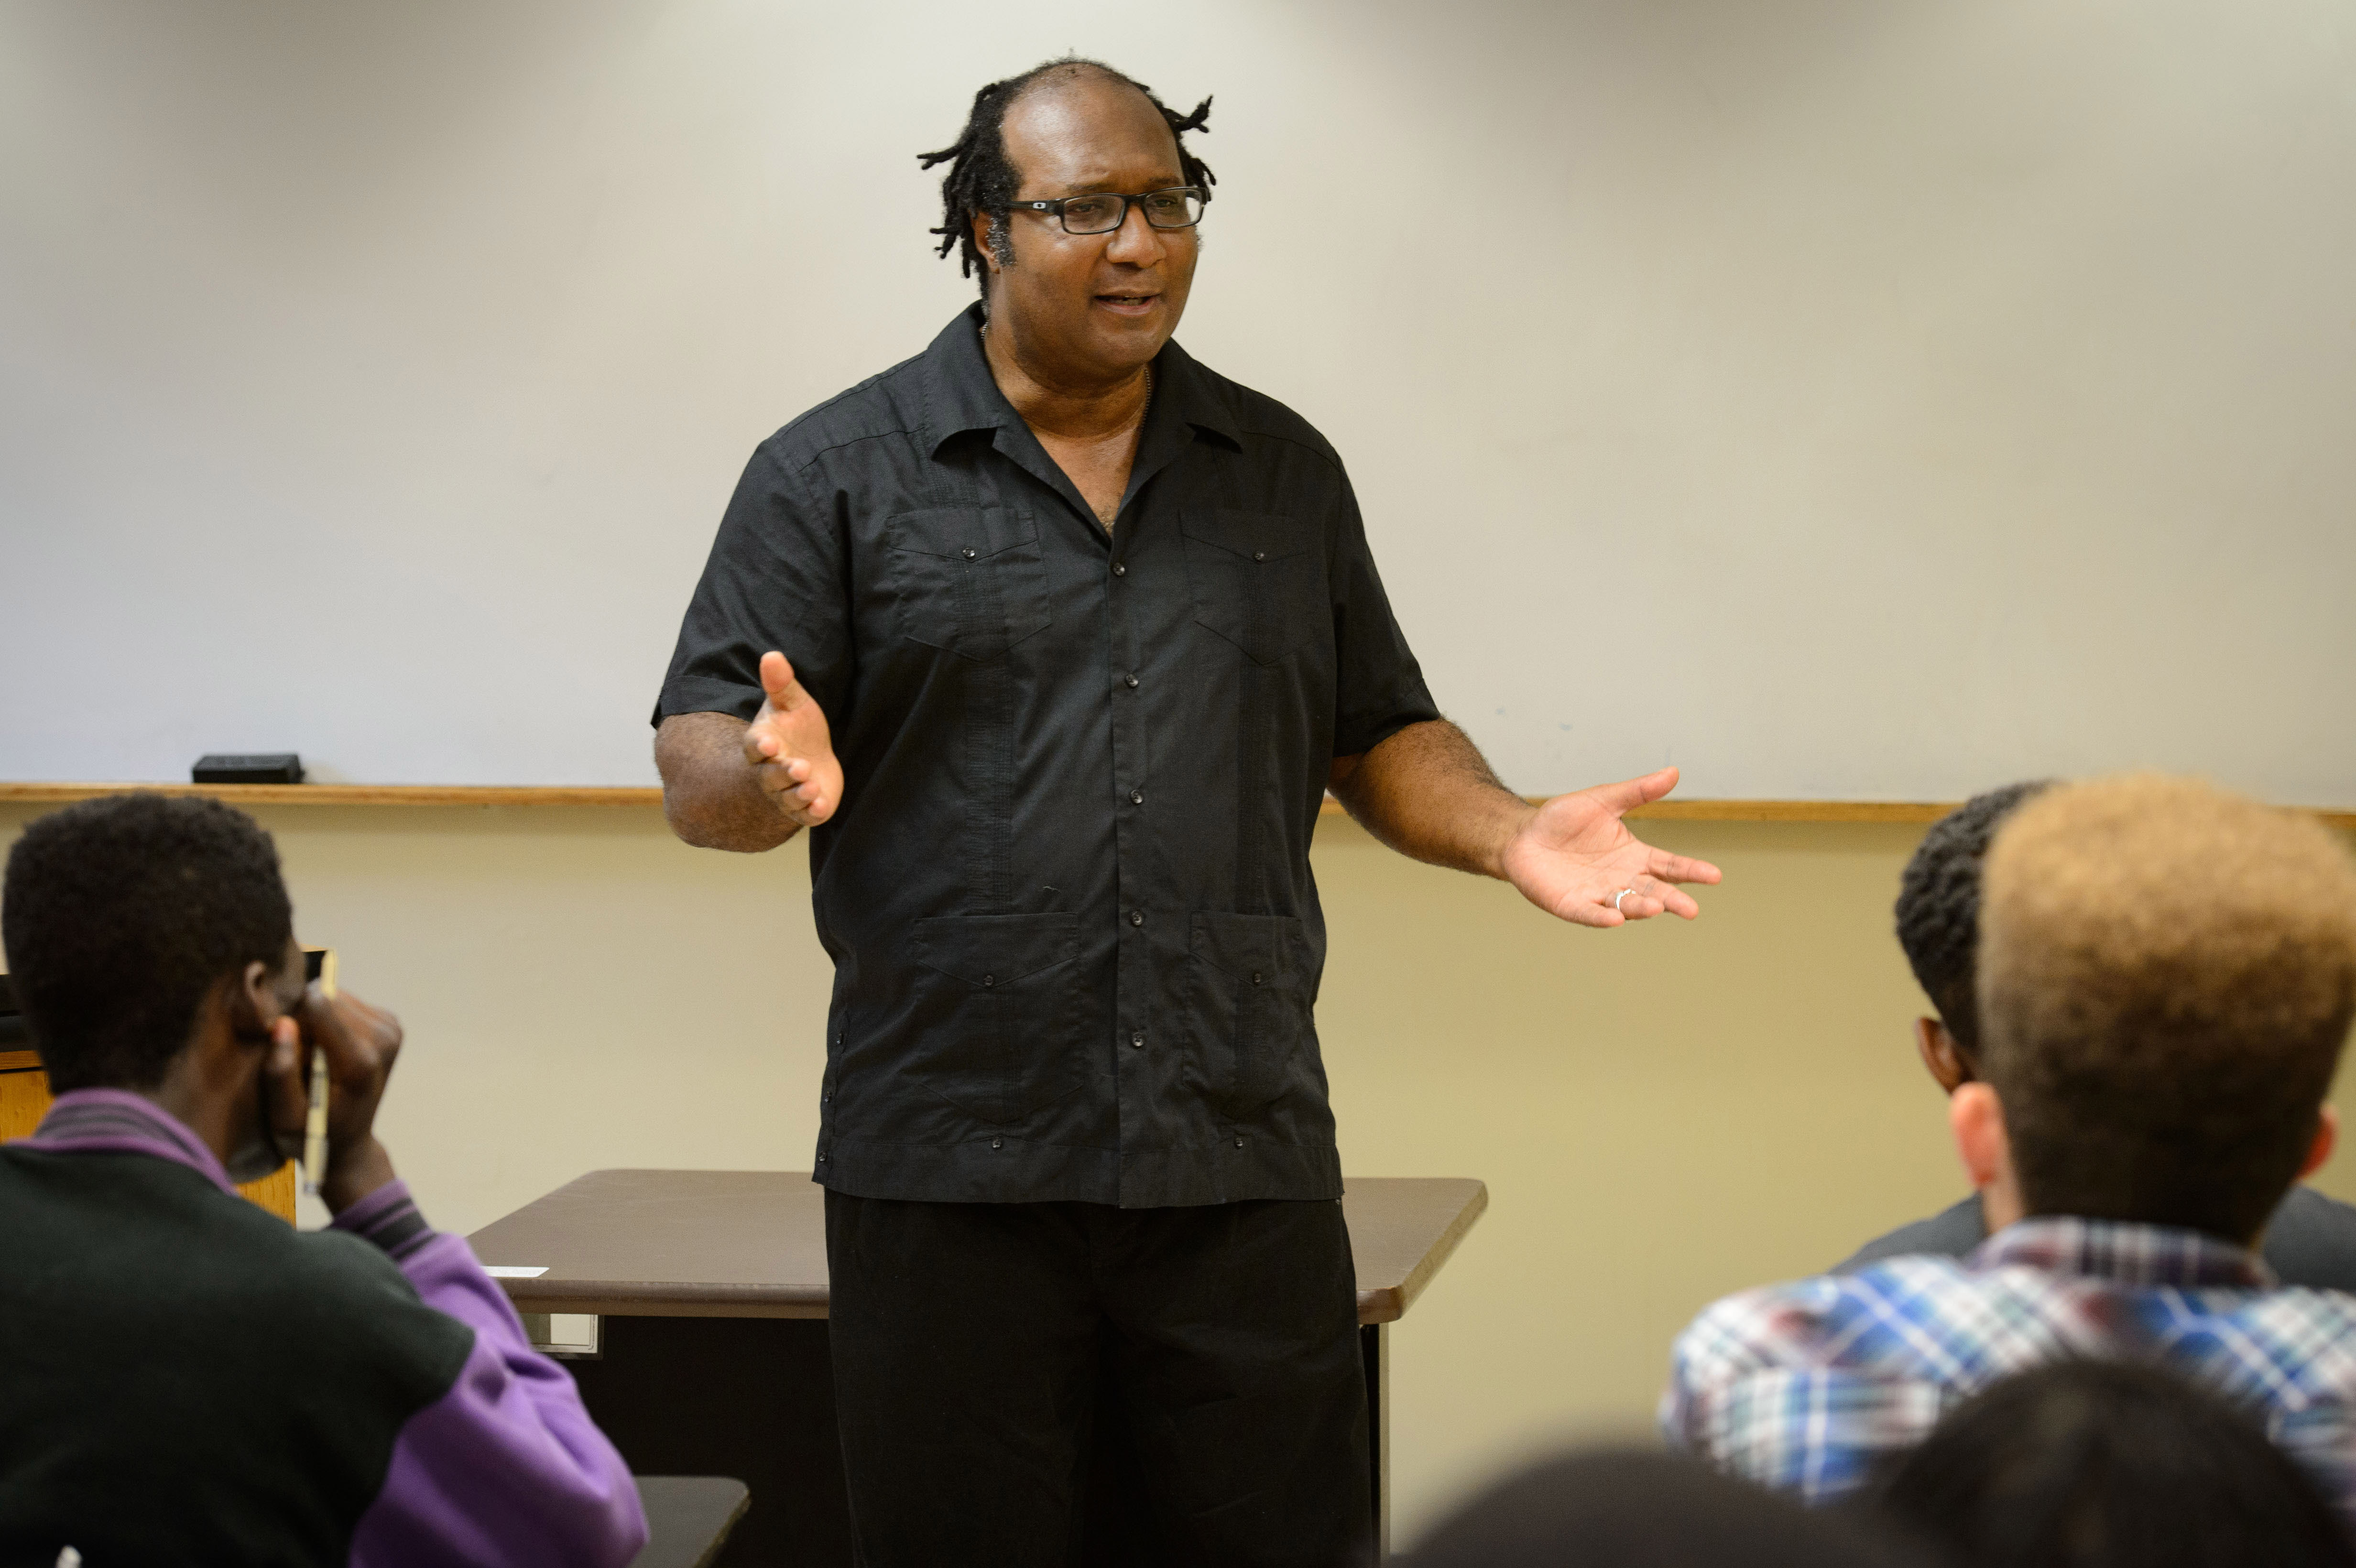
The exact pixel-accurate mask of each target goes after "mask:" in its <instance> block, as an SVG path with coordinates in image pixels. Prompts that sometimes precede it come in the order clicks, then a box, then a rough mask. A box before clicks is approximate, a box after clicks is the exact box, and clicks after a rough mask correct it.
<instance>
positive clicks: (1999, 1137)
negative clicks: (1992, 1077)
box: [1947, 1083, 2012, 1192]
mask: <svg viewBox="0 0 2356 1568" xmlns="http://www.w3.org/2000/svg"><path fill="white" fill-rule="evenodd" d="M1947 1126H1948V1129H1949V1130H1950V1131H1951V1132H1953V1133H1954V1135H1955V1157H1957V1158H1958V1159H1960V1160H1962V1161H1963V1162H1964V1175H1965V1177H1967V1178H1969V1179H1970V1180H1971V1184H1972V1186H1973V1188H1974V1189H1976V1190H1978V1191H1982V1192H1985V1191H1987V1189H1989V1188H1991V1187H1993V1186H1995V1185H1996V1184H1997V1182H1999V1181H2001V1180H2003V1179H2005V1178H2006V1177H2007V1176H2008V1175H2009V1174H2010V1172H2011V1168H2012V1149H2011V1147H2010V1145H2009V1144H2008V1142H2007V1140H2006V1137H2005V1131H2004V1103H2003V1102H2002V1101H2000V1100H1998V1099H1997V1097H1996V1091H1995V1090H1994V1089H1992V1088H1990V1087H1989V1086H1988V1085H1987V1084H1985V1083H1959V1084H1957V1085H1956V1086H1955V1090H1954V1093H1952V1094H1950V1095H1948V1096H1947Z"/></svg>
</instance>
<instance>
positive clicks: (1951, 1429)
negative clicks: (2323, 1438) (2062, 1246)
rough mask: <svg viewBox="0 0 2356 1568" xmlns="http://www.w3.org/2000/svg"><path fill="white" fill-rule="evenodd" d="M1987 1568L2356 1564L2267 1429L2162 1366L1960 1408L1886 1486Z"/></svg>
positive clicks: (2078, 1374) (2069, 1367) (2094, 1369)
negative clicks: (2266, 1431)
mask: <svg viewBox="0 0 2356 1568" xmlns="http://www.w3.org/2000/svg"><path fill="white" fill-rule="evenodd" d="M1880 1504H1881V1510H1882V1512H1883V1513H1884V1514H1885V1515H1886V1516H1887V1517H1888V1518H1889V1519H1890V1520H1891V1521H1892V1522H1893V1523H1895V1524H1896V1525H1898V1526H1900V1527H1901V1528H1903V1529H1905V1530H1907V1531H1911V1532H1912V1533H1914V1534H1916V1535H1918V1536H1920V1537H1921V1538H1922V1540H1924V1541H1926V1542H1935V1543H1937V1544H1940V1545H1942V1546H1944V1547H1945V1548H1947V1549H1948V1550H1949V1551H1950V1552H1954V1555H1955V1556H1956V1557H1957V1558H1958V1559H1959V1560H1960V1561H1961V1562H1963V1563H1973V1564H1977V1563H1987V1564H1989V1565H1990V1568H1994V1565H1996V1564H2003V1565H2004V1568H2233V1565H2238V1564H2241V1563H2266V1564H2269V1565H2270V1568H2349V1565H2351V1564H2356V1552H2352V1551H2351V1548H2350V1545H2349V1541H2348V1538H2347V1536H2346V1534H2345V1532H2344V1531H2343V1529H2342V1527H2341V1525H2340V1520H2339V1519H2338V1516H2337V1515H2335V1514H2334V1513H2333V1511H2332V1509H2331V1507H2330V1505H2329V1503H2328V1502H2327V1501H2326V1500H2325V1499H2324V1497H2323V1495H2322V1493H2321V1492H2320V1491H2319V1490H2318V1489H2317V1488H2316V1486H2315V1484H2314V1483H2313V1482H2311V1481H2309V1480H2308V1477H2307V1476H2306V1475H2305V1474H2303V1473H2302V1472H2301V1471H2300V1470H2299V1468H2298V1467H2297V1466H2296V1465H2295V1464H2293V1463H2292V1462H2291V1461H2290V1460H2289V1459H2288V1458H2287V1457H2286V1456H2284V1455H2283V1453H2282V1452H2281V1451H2280V1450H2279V1449H2277V1448H2276V1447H2275V1445H2273V1444H2271V1443H2269V1442H2268V1441H2266V1437H2265V1433H2263V1432H2262V1431H2260V1430H2259V1429H2258V1427H2257V1426H2256V1425H2255V1424H2254V1423H2253V1422H2251V1421H2249V1420H2247V1419H2246V1418H2244V1416H2243V1415H2242V1413H2240V1412H2238V1411H2236V1410H2234V1409H2233V1407H2232V1406H2231V1405H2229V1404H2227V1403H2225V1402H2224V1401H2223V1400H2222V1399H2220V1398H2219V1397H2217V1396H2216V1395H2215V1394H2212V1393H2211V1392H2208V1391H2206V1390H2204V1389H2200V1388H2196V1387H2194V1386H2193V1385H2192V1384H2190V1383H2189V1382H2186V1381H2184V1380H2183V1379H2181V1378H2179V1377H2177V1376H2175V1375H2174V1374H2172V1373H2169V1372H2168V1371H2163V1370H2161V1369H2159V1368H2157V1367H2142V1366H2126V1365H2120V1364H2117V1363H2106V1362H2100V1361H2063V1362H2058V1363H2056V1364H2054V1365H2052V1366H2048V1367H2040V1368H2038V1369H2037V1370H2035V1371H2029V1372H2023V1373H2021V1374H2020V1375H2019V1376H2018V1377H2013V1378H2008V1379H2007V1380H2006V1381H2003V1382H2000V1383H1997V1385H1996V1386H1995V1387H1993V1388H1991V1389H1989V1390H1987V1392H1984V1393H1982V1394H1980V1395H1978V1396H1977V1397H1976V1398H1974V1399H1972V1400H1970V1401H1968V1402H1967V1403H1964V1404H1962V1405H1959V1406H1957V1407H1956V1409H1955V1410H1954V1412H1953V1413H1951V1414H1949V1415H1948V1416H1947V1418H1946V1419H1945V1420H1944V1421H1943V1422H1941V1423H1940V1424H1939V1426H1938V1428H1937V1429H1936V1430H1935V1431H1933V1433H1932V1434H1931V1435H1930V1437H1929V1438H1927V1439H1926V1440H1925V1441H1924V1442H1923V1443H1922V1446H1920V1447H1919V1448H1916V1449H1915V1450H1914V1451H1913V1452H1912V1454H1910V1455H1908V1456H1906V1457H1905V1458H1904V1459H1903V1460H1902V1461H1901V1462H1900V1464H1899V1465H1898V1467H1897V1468H1896V1469H1895V1470H1893V1471H1892V1472H1891V1473H1890V1477H1888V1479H1887V1481H1886V1482H1885V1483H1884V1485H1883V1487H1882V1490H1881V1497H1880Z"/></svg>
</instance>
